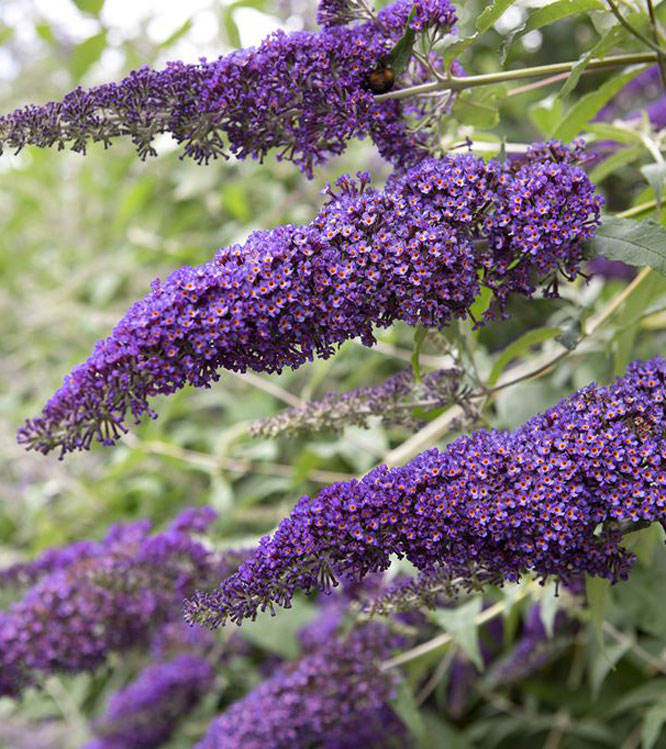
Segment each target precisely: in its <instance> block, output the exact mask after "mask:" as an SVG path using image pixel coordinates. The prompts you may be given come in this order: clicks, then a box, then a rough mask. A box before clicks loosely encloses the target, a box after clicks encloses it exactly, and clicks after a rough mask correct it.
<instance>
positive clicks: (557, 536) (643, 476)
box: [186, 357, 666, 627]
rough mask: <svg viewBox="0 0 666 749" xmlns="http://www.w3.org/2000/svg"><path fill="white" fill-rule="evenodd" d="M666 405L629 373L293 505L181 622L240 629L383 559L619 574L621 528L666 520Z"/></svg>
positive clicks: (450, 566) (659, 371)
mask: <svg viewBox="0 0 666 749" xmlns="http://www.w3.org/2000/svg"><path fill="white" fill-rule="evenodd" d="M665 403H666V361H665V360H664V359H662V358H660V357H657V358H655V359H653V360H651V361H648V362H644V363H640V362H634V363H633V364H631V365H630V367H629V369H628V372H627V374H626V375H625V376H624V377H622V378H619V379H618V380H617V381H616V382H615V383H614V384H613V385H611V386H609V387H608V388H598V387H596V386H594V385H592V386H589V387H586V388H583V389H582V390H581V391H579V392H578V393H576V394H575V395H573V396H572V397H571V398H569V399H565V400H563V401H561V402H560V403H559V404H558V405H557V406H555V407H554V408H551V409H550V410H548V411H546V412H544V413H542V414H540V415H538V416H535V417H534V418H532V419H530V420H529V421H528V422H527V423H526V424H525V425H524V426H522V427H521V428H520V429H518V430H516V431H515V432H513V433H511V432H500V431H491V432H477V433H476V434H474V435H473V436H471V437H463V438H461V439H458V440H457V441H455V442H453V443H451V444H450V445H448V446H447V447H446V448H445V449H444V450H443V451H440V450H437V449H432V450H428V451H427V452H424V453H422V454H421V455H419V456H418V457H416V458H415V459H414V460H412V461H411V462H410V463H408V464H407V465H405V466H403V467H401V468H394V469H389V468H387V467H386V466H380V467H379V468H377V469H375V470H373V471H372V472H370V473H369V474H367V475H366V476H365V477H364V478H362V479H361V480H360V481H356V480H354V481H348V482H344V483H338V484H333V485H332V486H330V487H327V488H326V489H324V490H323V491H322V492H321V493H320V494H319V495H318V496H316V497H314V498H310V497H307V496H306V497H303V498H302V499H301V500H300V501H299V502H298V503H297V504H296V506H295V508H294V509H293V511H292V512H291V515H290V516H289V517H288V518H286V519H285V520H283V521H282V522H281V523H280V525H279V527H278V529H277V531H276V532H275V533H274V535H273V536H272V537H268V536H266V537H264V538H263V539H262V540H261V541H260V542H259V545H258V547H257V548H256V550H255V552H254V554H253V555H252V556H251V557H249V559H248V560H247V561H246V562H245V563H243V564H242V565H241V566H240V567H239V569H238V571H237V573H236V574H234V575H232V576H231V577H230V578H228V579H227V580H224V581H223V582H222V583H221V584H220V587H219V588H218V589H217V590H215V591H214V592H213V593H201V594H198V595H197V596H195V597H193V598H192V599H191V600H190V601H189V603H188V604H187V606H186V611H187V616H188V617H189V619H190V621H196V622H199V623H202V624H205V625H207V626H213V627H214V626H218V625H220V624H223V623H224V622H226V621H227V620H231V621H234V622H237V623H240V622H241V621H243V620H244V619H252V618H254V617H255V616H256V614H257V612H258V611H259V610H264V609H266V608H269V609H271V610H272V609H273V607H274V606H275V605H278V606H289V605H290V602H291V600H292V597H293V595H294V593H295V592H296V591H297V590H304V591H312V590H327V589H329V588H330V587H331V585H333V584H334V583H335V580H336V579H339V578H344V579H354V580H358V579H360V578H362V577H363V576H365V575H367V574H368V573H371V572H377V571H381V570H385V569H386V568H387V567H388V565H389V563H390V560H391V557H392V555H398V556H400V557H407V559H409V561H411V562H412V563H413V564H414V565H415V566H416V567H417V568H418V569H420V570H426V571H429V570H437V569H439V568H442V569H444V570H445V571H448V572H449V573H450V576H451V577H453V576H461V577H464V578H471V577H472V576H473V575H474V574H475V573H476V572H479V571H480V572H481V573H484V574H487V573H491V574H492V575H497V576H499V577H501V578H504V579H505V580H517V579H518V578H519V577H520V575H521V574H523V573H525V572H532V573H534V574H536V575H538V576H541V577H546V576H548V575H556V576H559V577H560V579H562V580H563V581H565V582H567V581H569V580H572V579H574V578H577V577H579V576H580V575H582V574H583V573H587V574H590V575H599V576H602V577H605V578H609V579H611V580H617V579H618V578H623V577H626V576H627V575H628V572H629V569H630V566H631V562H632V555H631V554H630V553H629V552H628V551H627V550H626V549H624V548H623V547H622V545H621V539H622V524H623V523H629V524H631V523H635V522H639V521H641V522H651V521H655V520H656V521H660V522H664V520H665V517H664V514H665V508H666V440H665V439H664V433H665V427H666V406H665Z"/></svg>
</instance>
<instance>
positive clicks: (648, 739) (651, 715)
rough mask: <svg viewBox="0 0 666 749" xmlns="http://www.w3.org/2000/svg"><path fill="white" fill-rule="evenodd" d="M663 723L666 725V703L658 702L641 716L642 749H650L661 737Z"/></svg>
mask: <svg viewBox="0 0 666 749" xmlns="http://www.w3.org/2000/svg"><path fill="white" fill-rule="evenodd" d="M664 723H666V702H658V703H657V704H656V705H653V706H652V707H651V708H650V709H649V710H647V712H646V713H645V715H644V716H643V723H642V725H641V747H642V749H652V747H653V746H654V745H655V744H656V743H657V741H658V740H659V737H660V736H661V735H662V729H663V727H664Z"/></svg>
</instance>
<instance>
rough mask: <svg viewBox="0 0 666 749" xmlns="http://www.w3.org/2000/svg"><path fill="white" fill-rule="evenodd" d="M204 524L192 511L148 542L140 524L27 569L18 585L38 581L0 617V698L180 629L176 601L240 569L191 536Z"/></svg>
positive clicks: (204, 511) (204, 513)
mask: <svg viewBox="0 0 666 749" xmlns="http://www.w3.org/2000/svg"><path fill="white" fill-rule="evenodd" d="M211 520H212V516H211V512H210V509H209V508H201V510H200V511H198V512H194V513H192V512H189V511H186V513H184V514H183V515H182V516H181V517H180V518H179V519H177V520H176V521H175V523H174V525H173V527H172V528H169V529H167V530H165V531H163V532H161V533H158V534H155V535H150V524H149V523H146V522H145V521H138V522H135V523H129V524H123V525H117V526H114V527H113V528H112V529H111V530H110V531H109V533H108V535H107V537H106V538H105V539H104V540H103V541H101V542H99V543H97V544H96V545H94V547H93V545H90V546H89V547H87V549H86V553H85V554H80V553H77V551H78V550H79V549H81V548H84V547H83V546H82V545H81V544H76V545H74V546H73V547H66V548H64V549H62V550H61V554H60V555H59V556H58V555H57V553H56V551H55V550H53V551H51V552H49V553H47V554H46V555H44V556H43V557H42V558H41V559H40V560H37V561H36V562H35V563H33V566H28V567H27V569H28V572H29V573H30V574H29V575H28V576H27V579H29V580H30V581H32V580H33V579H35V578H39V579H38V580H37V582H36V583H35V584H34V585H33V586H32V587H30V588H29V589H28V590H27V591H26V593H25V594H24V596H23V598H21V599H20V600H19V601H17V602H16V603H14V604H12V605H11V606H10V607H9V609H8V610H6V611H0V695H3V694H6V695H12V696H17V695H20V693H21V691H22V690H23V688H24V687H25V686H26V685H28V684H32V683H35V682H37V681H39V679H40V678H41V677H42V676H43V675H46V674H49V673H55V672H59V671H66V672H77V671H82V670H86V669H91V668H94V667H95V666H97V665H98V664H100V663H101V662H102V661H103V660H104V659H105V658H106V657H107V655H108V654H109V653H111V652H113V651H122V650H126V649H128V648H130V647H134V646H137V645H145V644H146V643H147V642H148V640H149V638H150V637H151V636H152V634H153V633H157V632H159V631H160V630H161V629H162V628H163V626H164V625H165V624H166V623H167V622H170V621H178V620H180V619H181V617H182V609H181V604H182V600H183V598H184V597H185V596H187V595H189V594H191V593H192V592H193V591H194V590H195V588H197V587H199V586H200V585H202V584H203V585H204V586H211V585H213V584H214V582H215V581H216V579H219V578H218V574H219V573H221V574H222V575H228V574H230V573H231V572H232V571H233V570H235V568H236V565H237V563H238V561H240V560H239V556H238V553H237V552H232V553H231V554H230V556H229V559H227V555H221V556H219V555H216V554H214V553H212V552H210V551H208V550H207V549H206V548H205V547H204V546H203V545H202V544H201V543H200V542H199V541H198V540H196V539H195V538H192V537H191V535H190V534H191V533H192V532H193V531H194V532H196V531H197V530H201V529H203V528H204V526H205V524H206V523H207V522H208V523H210V521H211ZM72 549H73V553H70V552H71V551H72ZM43 560H47V561H48V562H49V564H40V562H41V561H43ZM55 561H57V563H55ZM229 561H230V562H231V563H228V562H229ZM13 579H14V581H18V582H23V578H22V577H21V576H20V575H19V576H18V577H14V578H13Z"/></svg>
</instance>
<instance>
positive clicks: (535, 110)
mask: <svg viewBox="0 0 666 749" xmlns="http://www.w3.org/2000/svg"><path fill="white" fill-rule="evenodd" d="M562 107H563V105H562V101H561V100H560V99H558V98H557V97H556V96H553V95H551V96H547V97H546V98H545V99H542V100H541V101H537V102H536V103H534V104H532V105H531V106H530V108H529V110H528V113H529V116H530V119H531V120H532V122H533V123H534V124H535V125H536V126H537V128H538V129H539V130H540V131H541V132H542V133H543V134H544V135H548V136H550V135H552V134H553V131H554V130H555V128H556V127H557V123H558V122H559V121H560V120H561V119H562V113H563V109H562Z"/></svg>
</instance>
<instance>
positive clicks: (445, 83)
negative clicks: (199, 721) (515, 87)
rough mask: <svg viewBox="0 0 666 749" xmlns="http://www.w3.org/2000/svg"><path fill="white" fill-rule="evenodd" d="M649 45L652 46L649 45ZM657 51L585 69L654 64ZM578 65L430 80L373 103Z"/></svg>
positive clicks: (611, 59)
mask: <svg viewBox="0 0 666 749" xmlns="http://www.w3.org/2000/svg"><path fill="white" fill-rule="evenodd" d="M650 46H654V45H653V44H651V45H650ZM657 59H658V55H657V53H656V52H639V53H636V54H630V55H612V56H610V57H604V58H602V59H599V58H595V59H593V60H590V62H589V63H588V66H587V69H588V70H611V69H613V68H618V67H625V66H626V65H639V64H641V63H648V62H656V61H657ZM576 65H578V60H572V61H571V62H559V63H554V64H552V65H539V66H536V67H532V68H519V69H518V70H503V71H500V72H499V73H487V74H486V75H470V76H467V77H466V78H461V77H458V76H455V75H452V76H450V77H449V78H446V79H444V80H437V81H430V82H429V83H422V84H420V85H418V86H410V87H409V88H402V89H398V90H397V91H389V92H388V93H387V94H380V95H379V96H375V101H388V100H390V99H405V98H407V97H408V96H419V95H421V94H429V93H432V92H433V91H447V90H449V91H464V90H465V89H468V88H476V87H477V86H489V85H491V84H493V83H506V82H508V81H521V80H523V79H524V78H542V77H545V78H549V77H551V76H555V75H560V74H561V73H570V72H571V71H572V70H573V68H574V67H575V66H576Z"/></svg>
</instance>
